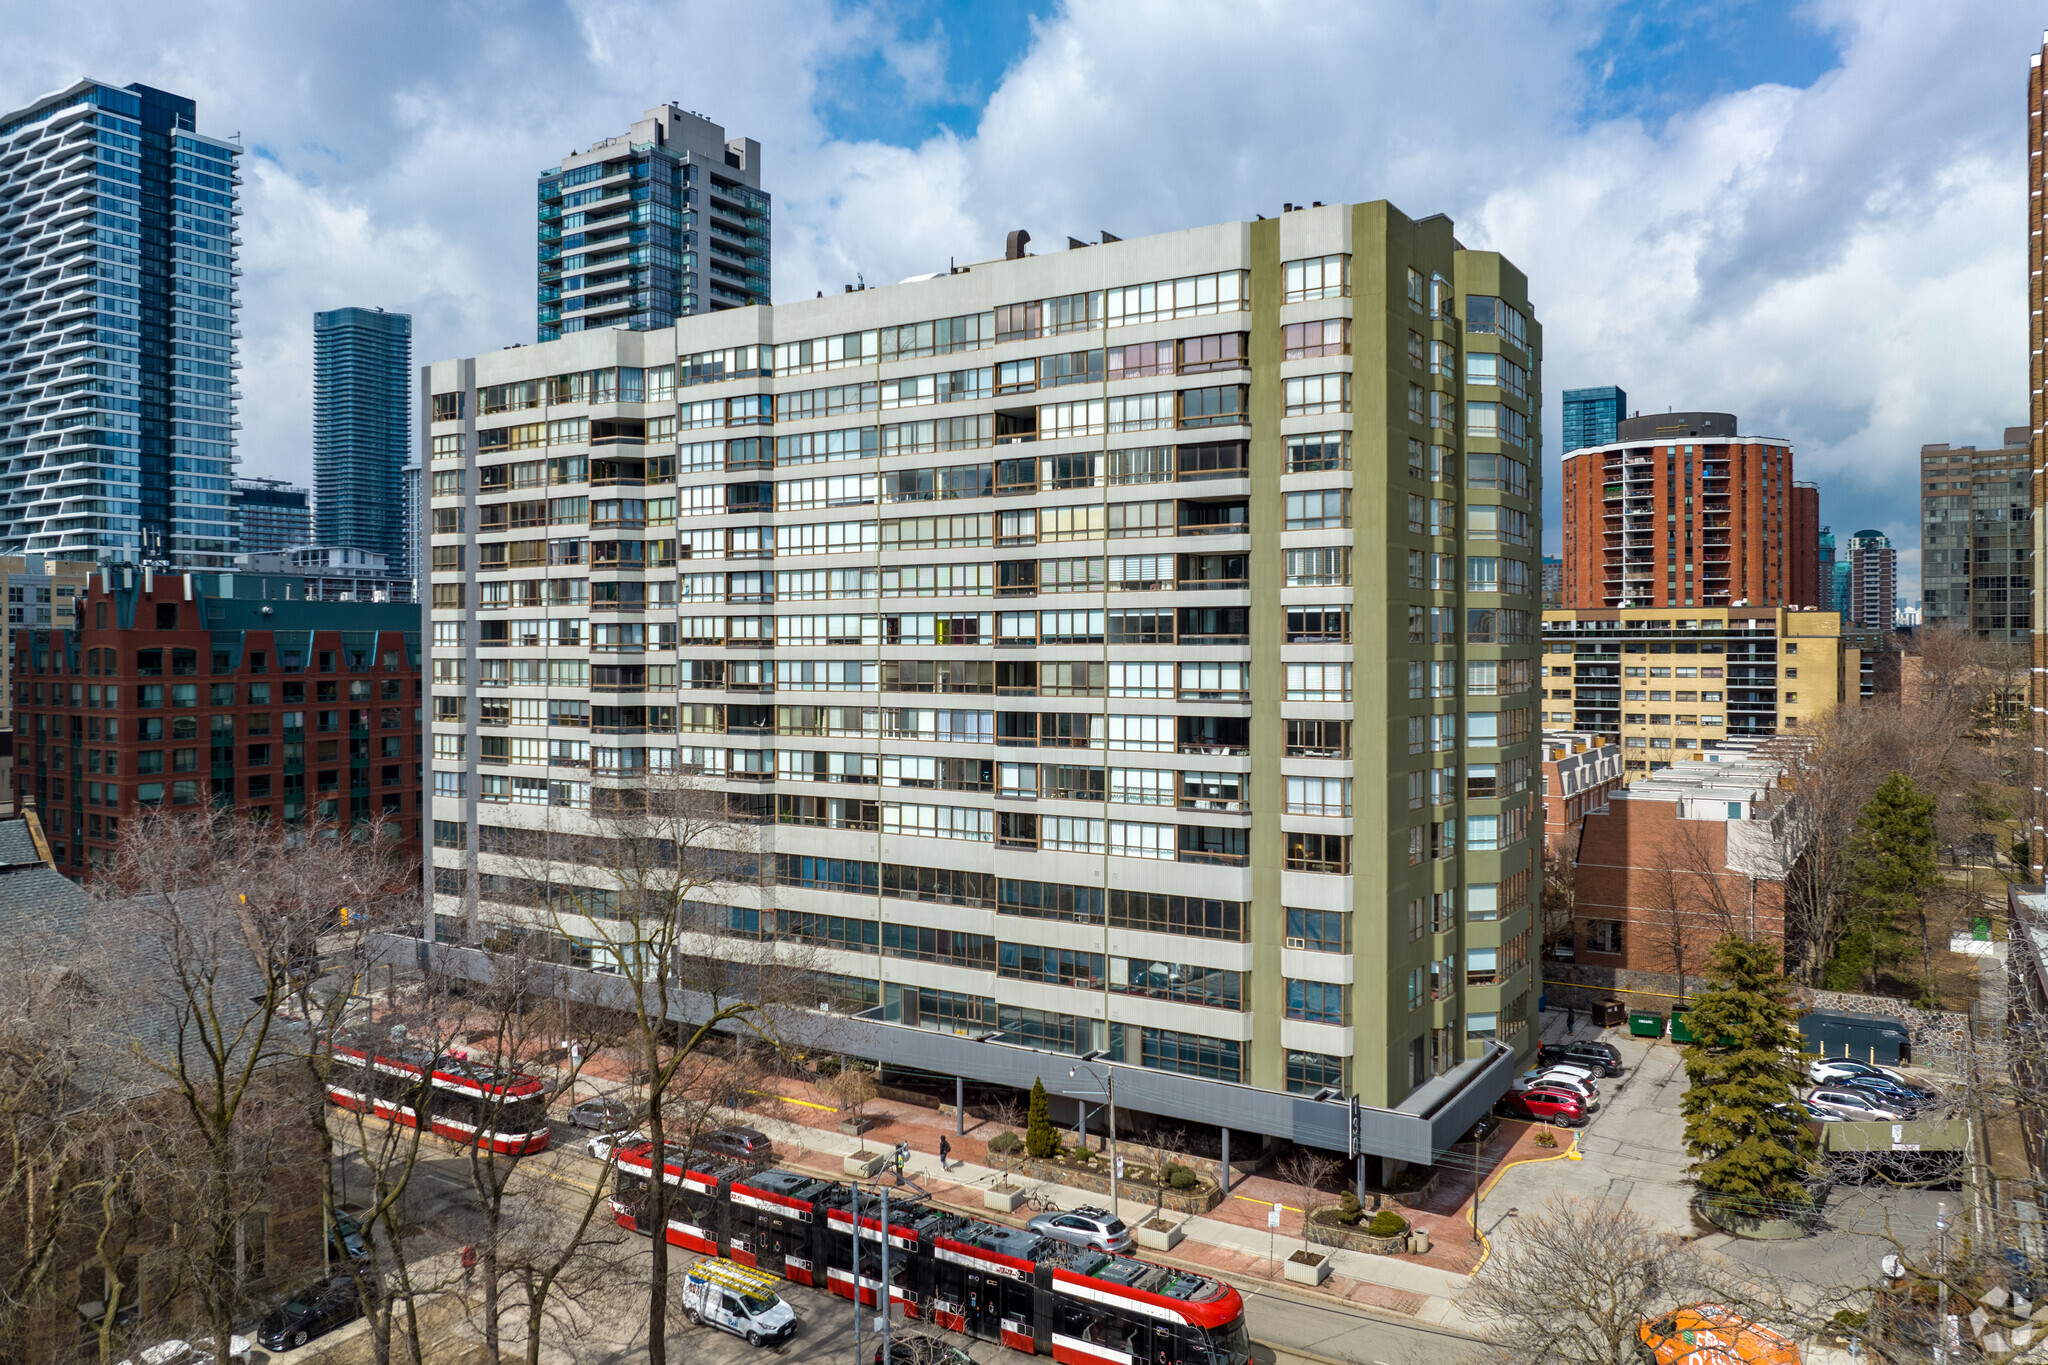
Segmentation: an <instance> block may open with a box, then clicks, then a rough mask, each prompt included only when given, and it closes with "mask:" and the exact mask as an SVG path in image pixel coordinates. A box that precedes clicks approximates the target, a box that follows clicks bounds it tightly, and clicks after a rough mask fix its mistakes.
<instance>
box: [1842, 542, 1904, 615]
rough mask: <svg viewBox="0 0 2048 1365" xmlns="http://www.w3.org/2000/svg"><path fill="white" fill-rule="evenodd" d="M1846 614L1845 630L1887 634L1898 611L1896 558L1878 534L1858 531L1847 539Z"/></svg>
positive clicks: (1893, 551) (1890, 544)
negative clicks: (1848, 628) (1849, 627)
mask: <svg viewBox="0 0 2048 1365" xmlns="http://www.w3.org/2000/svg"><path fill="white" fill-rule="evenodd" d="M1848 549H1849V614H1848V616H1846V617H1845V618H1843V623H1844V624H1845V625H1847V626H1851V627H1856V628H1859V629H1862V630H1890V629H1891V628H1892V613H1893V612H1894V611H1896V610H1897V609H1898V596H1899V555H1898V551H1896V550H1894V549H1893V548H1892V542H1891V538H1890V537H1889V536H1887V535H1885V533H1884V532H1882V531H1858V532H1857V533H1856V534H1855V535H1853V536H1850V537H1849V546H1848Z"/></svg>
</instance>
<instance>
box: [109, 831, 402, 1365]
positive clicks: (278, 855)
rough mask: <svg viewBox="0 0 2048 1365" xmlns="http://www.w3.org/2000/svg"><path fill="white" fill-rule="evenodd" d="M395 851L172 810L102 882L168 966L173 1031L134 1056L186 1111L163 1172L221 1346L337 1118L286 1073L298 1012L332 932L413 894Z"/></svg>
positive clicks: (297, 1047)
mask: <svg viewBox="0 0 2048 1365" xmlns="http://www.w3.org/2000/svg"><path fill="white" fill-rule="evenodd" d="M386 852H387V849H386V846H385V845H384V844H383V843H381V842H379V841H376V840H371V839H365V840H361V841H358V840H356V839H352V838H348V837H344V835H343V833H342V832H341V831H336V830H332V829H325V828H317V827H316V828H306V827H292V828H286V827H278V826H271V825H267V824H258V823H253V822H250V821H247V820H245V819H243V818H241V817H238V816H236V815H235V814H233V813H231V812H226V811H196V812H189V813H188V812H185V811H179V810H171V811H161V810H160V811H152V812H149V813H146V814H144V815H142V816H140V817H135V818H131V819H130V820H129V821H128V822H127V827H126V828H125V829H124V830H123V832H122V840H121V843H120V846H119V849H118V858H117V862H116V865H115V866H114V868H113V869H112V870H111V871H112V875H111V876H110V877H108V878H105V879H103V880H102V881H100V882H97V883H95V885H94V888H93V889H94V891H95V893H96V894H98V895H99V896H101V897H102V898H103V899H104V900H105V901H106V903H107V908H106V911H105V914H106V917H107V920H108V922H109V924H110V925H118V926H120V928H121V931H123V932H126V933H129V934H132V935H133V936H134V937H135V938H136V939H137V940H139V941H141V942H144V943H146V944H147V945H148V946H149V949H150V951H151V952H152V953H153V954H154V956H155V957H156V958H157V960H158V961H159V962H160V963H161V971H160V973H159V974H158V975H156V976H155V977H154V979H146V980H145V981H144V982H142V983H139V984H140V987H141V989H142V990H144V991H147V992H149V993H150V994H151V995H152V1003H153V1005H154V1007H155V1008H156V1009H157V1010H158V1011H159V1014H160V1018H161V1021H162V1022H161V1026H160V1027H159V1028H157V1029H156V1030H154V1031H152V1032H151V1033H149V1034H148V1035H146V1036H138V1037H137V1039H136V1041H135V1048H136V1051H137V1055H138V1058H139V1060H140V1062H141V1063H142V1064H143V1065H144V1066H145V1067H146V1068H148V1070H149V1071H150V1072H152V1073H153V1074H154V1077H155V1079H156V1082H157V1083H158V1084H159V1085H160V1086H161V1087H162V1088H163V1089H164V1090H166V1091H167V1092H168V1094H169V1096H170V1097H171V1100H172V1102H173V1105H174V1107H175V1110H176V1112H177V1115H178V1120H179V1121H178V1122H177V1123H175V1124H173V1125H169V1126H167V1128H166V1130H165V1131H164V1133H163V1135H162V1139H161V1140H162V1142H163V1144H164V1145H165V1147H166V1148H167V1149H168V1150H170V1151H171V1152H173V1153H174V1154H175V1160H172V1161H168V1162H165V1163H162V1164H161V1165H160V1167H159V1169H160V1170H163V1171H165V1172H167V1173H171V1174H174V1175H175V1178H176V1180H177V1182H178V1184H179V1187H180V1188H178V1190H177V1192H176V1196H175V1198H176V1202H177V1204H178V1206H179V1207H180V1209H181V1210H182V1212H183V1222H182V1227H183V1228H184V1229H185V1230H186V1235H185V1236H184V1237H182V1238H181V1239H180V1242H179V1244H178V1245H179V1251H180V1253H181V1254H180V1261H181V1265H180V1270H181V1273H182V1275H183V1277H184V1283H185V1284H186V1285H187V1286H188V1287H189V1288H190V1290H191V1292H192V1293H193V1294H194V1295H195V1296H196V1298H197V1301H198V1305H199V1309H200V1313H199V1316H200V1317H201V1318H202V1320H203V1321H204V1322H205V1324H206V1325H207V1327H208V1328H209V1329H210V1331H211V1334H212V1336H213V1337H214V1339H215V1340H216V1341H226V1340H227V1339H228V1337H229V1335H230V1333H231V1328H232V1325H233V1322H234V1320H235V1318H236V1317H237V1316H238V1315H239V1314H240V1313H241V1312H242V1311H243V1310H244V1309H245V1308H247V1307H248V1306H249V1305H250V1302H251V1300H250V1297H249V1291H250V1286H251V1281H252V1279H253V1278H254V1276H253V1275H252V1239H258V1240H259V1241H262V1240H267V1219H268V1216H269V1206H270V1205H271V1203H272V1202H273V1200H274V1198H275V1196H276V1191H277V1190H278V1189H279V1188H281V1187H288V1185H289V1184H290V1183H291V1182H293V1181H294V1180H295V1179H301V1180H302V1179H304V1178H305V1174H306V1173H305V1171H304V1167H303V1161H304V1157H305V1150H306V1146H307V1139H308V1138H309V1137H310V1128H311V1125H309V1124H308V1117H309V1110H317V1109H319V1108H321V1107H322V1106H321V1105H320V1102H319V1097H318V1095H317V1093H316V1094H312V1095H309V1094H308V1093H307V1089H306V1088H305V1087H303V1086H301V1085H298V1084H295V1082H296V1081H298V1080H299V1074H298V1072H297V1071H296V1069H294V1068H289V1067H287V1066H285V1065H284V1064H285V1063H287V1062H289V1061H291V1060H292V1059H293V1058H294V1057H295V1056H297V1055H298V1054H299V1053H300V1051H301V1050H302V1049H303V1047H304V1046H305V1042H306V1040H305V1037H304V1034H303V1032H302V1031H300V1030H296V1029H294V1028H293V1027H292V1026H290V1025H288V1024H287V1023H286V1022H285V1012H286V1007H287V1005H288V1003H289V1002H290V1001H291V1000H292V998H293V996H294V994H295V992H297V991H298V989H299V985H298V983H299V982H300V981H301V980H302V979H303V978H305V977H307V976H309V975H311V974H313V973H314V972H315V971H316V970H317V964H318V961H319V952H320V948H319V944H320V939H321V936H322V935H323V933H325V932H326V931H327V930H328V929H329V928H330V927H331V926H333V925H334V924H335V923H337V922H338V921H340V920H342V919H344V918H346V915H347V914H348V913H360V914H363V915H366V916H374V915H375V914H376V913H377V912H378V909H379V907H380V905H381V904H382V903H383V902H385V901H387V900H388V899H390V897H391V894H392V888H393V887H398V888H400V889H402V888H403V887H404V885H405V882H404V877H405V873H404V870H403V869H402V868H396V867H394V866H393V864H391V863H390V862H389V861H388V859H387V857H386Z"/></svg>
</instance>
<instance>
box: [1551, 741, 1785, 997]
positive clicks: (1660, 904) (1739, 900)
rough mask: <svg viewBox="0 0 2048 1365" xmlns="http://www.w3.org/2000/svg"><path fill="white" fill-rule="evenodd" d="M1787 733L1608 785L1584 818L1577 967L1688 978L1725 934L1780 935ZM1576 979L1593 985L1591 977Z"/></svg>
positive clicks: (1576, 903) (1576, 888)
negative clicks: (1602, 799) (1621, 784)
mask: <svg viewBox="0 0 2048 1365" xmlns="http://www.w3.org/2000/svg"><path fill="white" fill-rule="evenodd" d="M1784 743H1785V741H1767V742H1766V743H1765V744H1763V745H1756V746H1740V745H1734V744H1731V745H1728V746H1726V747H1724V748H1723V749H1721V750H1719V751H1717V753H1716V755H1715V756H1716V757H1717V758H1718V759H1719V761H1718V762H1708V761H1701V762H1688V763H1676V764H1673V765H1672V766H1671V767H1669V768H1666V769H1664V770H1662V771H1661V772H1657V773H1652V774H1650V775H1649V776H1648V777H1646V778H1642V779H1640V780H1638V781H1637V782H1636V784H1635V785H1634V786H1631V787H1624V788H1621V789H1618V790H1616V791H1614V792H1612V793H1611V794H1610V795H1609V796H1608V798H1607V802H1606V804H1605V805H1604V806H1603V807H1601V808H1600V809H1598V810H1595V811H1592V812H1590V813H1588V814H1587V816H1586V817H1585V826H1584V830H1583V833H1582V834H1581V836H1580V839H1579V851H1578V868H1577V872H1576V875H1575V878H1574V881H1573V892H1574V895H1573V911H1572V916H1573V925H1572V929H1573V935H1572V941H1571V946H1570V948H1569V949H1567V950H1565V951H1559V952H1557V953H1556V955H1557V956H1559V957H1564V956H1566V955H1567V953H1569V954H1570V955H1571V956H1573V957H1574V959H1575V960H1576V961H1577V963H1578V964H1579V965H1580V966H1582V967H1593V968H1610V969H1615V970H1620V971H1629V972H1646V973H1657V974H1661V975H1665V976H1670V977H1674V978H1675V977H1677V976H1679V975H1684V976H1686V977H1688V978H1693V977H1697V976H1698V974H1699V970H1700V968H1701V967H1702V966H1703V965H1704V964H1705V962H1706V955H1707V950H1708V949H1709V948H1711V947H1712V946H1713V944H1714V943H1715V941H1716V940H1718V939H1719V938H1721V936H1722V935H1723V934H1726V933H1730V932H1736V933H1740V934H1743V935H1744V936H1745V937H1748V936H1754V937H1760V938H1764V939H1767V940H1769V941H1771V942H1773V943H1775V944H1777V945H1779V946H1780V947H1782V946H1783V945H1784V941H1785V882H1786V879H1787V878H1788V876H1789V875H1790V874H1791V870H1792V868H1793V866H1794V865H1795V864H1796V863H1797V861H1798V855H1799V846H1798V843H1797V839H1798V833H1797V823H1796V821H1794V820H1793V819H1792V818H1791V817H1790V814H1789V812H1788V808H1787V803H1786V800H1785V793H1784V790H1783V787H1782V785H1781V784H1782V780H1783V777H1784V774H1785V757H1784V752H1783V750H1782V748H1779V747H1768V746H1781V745H1783V744H1784ZM1584 984H1592V983H1590V982H1588V983H1584Z"/></svg>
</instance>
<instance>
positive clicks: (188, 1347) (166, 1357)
mask: <svg viewBox="0 0 2048 1365" xmlns="http://www.w3.org/2000/svg"><path fill="white" fill-rule="evenodd" d="M248 1360H249V1338H247V1337H240V1336H237V1337H229V1338H228V1361H230V1362H233V1365H248ZM121 1365H222V1362H221V1359H220V1357H219V1355H217V1354H216V1353H215V1352H214V1349H213V1338H212V1337H194V1338H192V1340H190V1341H183V1340H171V1341H160V1342H158V1343H157V1344H156V1345H154V1346H149V1347H145V1348H143V1350H142V1351H141V1352H140V1353H139V1354H137V1355H136V1356H134V1357H133V1358H132V1359H130V1360H124V1361H122V1362H121Z"/></svg>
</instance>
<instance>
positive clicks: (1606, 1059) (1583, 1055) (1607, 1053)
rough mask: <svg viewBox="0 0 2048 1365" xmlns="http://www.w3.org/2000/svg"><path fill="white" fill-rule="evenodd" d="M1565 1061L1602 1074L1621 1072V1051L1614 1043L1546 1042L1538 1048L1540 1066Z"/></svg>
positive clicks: (1612, 1074) (1611, 1074)
mask: <svg viewBox="0 0 2048 1365" xmlns="http://www.w3.org/2000/svg"><path fill="white" fill-rule="evenodd" d="M1559 1062H1564V1063H1566V1064H1568V1065H1571V1066H1583V1067H1585V1068H1586V1069H1587V1070H1589V1071H1591V1072H1593V1073H1594V1074H1595V1075H1600V1076H1619V1075H1620V1074H1621V1052H1620V1051H1619V1050H1618V1049H1617V1048H1616V1047H1615V1046H1614V1044H1612V1043H1599V1042H1594V1041H1592V1040H1591V1039H1586V1040H1584V1041H1578V1040H1574V1041H1570V1042H1563V1043H1545V1044H1543V1046H1541V1047H1539V1048H1537V1049H1536V1064H1537V1065H1538V1066H1555V1065H1557V1064H1558V1063H1559Z"/></svg>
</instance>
